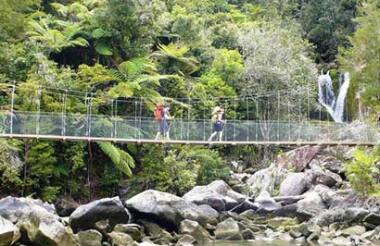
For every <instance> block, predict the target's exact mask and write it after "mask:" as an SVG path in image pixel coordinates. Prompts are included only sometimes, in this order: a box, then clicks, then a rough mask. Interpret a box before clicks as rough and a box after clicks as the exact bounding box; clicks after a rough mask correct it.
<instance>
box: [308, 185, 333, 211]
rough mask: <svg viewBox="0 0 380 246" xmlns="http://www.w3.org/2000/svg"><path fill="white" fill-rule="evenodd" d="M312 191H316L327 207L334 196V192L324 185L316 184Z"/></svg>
mask: <svg viewBox="0 0 380 246" xmlns="http://www.w3.org/2000/svg"><path fill="white" fill-rule="evenodd" d="M313 191H315V192H317V193H318V195H319V196H320V197H321V198H322V201H323V202H324V203H325V204H326V206H327V207H328V208H329V207H330V206H331V204H332V201H333V200H334V199H335V197H336V192H335V191H334V190H332V189H330V188H329V187H327V186H325V185H321V184H319V185H316V186H315V187H314V188H313Z"/></svg>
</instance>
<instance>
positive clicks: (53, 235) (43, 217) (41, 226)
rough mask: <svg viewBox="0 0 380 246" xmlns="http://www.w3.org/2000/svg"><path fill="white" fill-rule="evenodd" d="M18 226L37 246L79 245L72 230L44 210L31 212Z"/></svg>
mask: <svg viewBox="0 0 380 246" xmlns="http://www.w3.org/2000/svg"><path fill="white" fill-rule="evenodd" d="M17 226H18V227H20V230H21V231H22V232H26V236H27V237H28V239H29V240H30V241H31V242H32V243H33V244H35V245H41V246H45V245H49V246H55V245H57V246H58V245H59V246H73V245H79V242H78V239H77V238H76V237H75V236H74V234H73V232H72V230H71V229H70V228H68V227H65V226H64V225H63V224H62V223H61V222H60V221H59V218H58V217H57V216H55V215H53V214H50V213H49V212H47V211H46V210H45V209H42V208H40V210H37V209H36V210H33V211H31V212H30V213H29V215H28V217H24V218H23V219H21V220H19V222H18V223H17Z"/></svg>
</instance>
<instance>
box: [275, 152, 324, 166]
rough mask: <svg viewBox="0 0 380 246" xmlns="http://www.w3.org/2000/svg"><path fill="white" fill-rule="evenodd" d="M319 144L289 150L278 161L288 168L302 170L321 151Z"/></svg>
mask: <svg viewBox="0 0 380 246" xmlns="http://www.w3.org/2000/svg"><path fill="white" fill-rule="evenodd" d="M320 149H321V148H320V147H319V146H304V147H301V148H297V149H295V150H292V151H289V152H287V153H285V154H283V155H281V156H280V157H278V159H277V161H276V163H277V165H279V166H283V167H285V168H288V169H294V170H295V171H296V172H302V171H303V170H304V169H305V168H306V167H307V165H308V164H309V163H310V161H311V160H313V159H314V157H315V156H316V155H317V154H318V152H319V151H320Z"/></svg>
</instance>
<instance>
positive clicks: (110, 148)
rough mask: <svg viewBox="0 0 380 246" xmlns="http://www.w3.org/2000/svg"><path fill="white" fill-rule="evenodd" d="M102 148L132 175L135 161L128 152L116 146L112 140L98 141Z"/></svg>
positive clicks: (114, 161) (123, 170)
mask: <svg viewBox="0 0 380 246" xmlns="http://www.w3.org/2000/svg"><path fill="white" fill-rule="evenodd" d="M98 145H99V147H100V148H101V150H102V151H103V152H104V153H105V154H106V155H107V156H108V157H109V158H110V159H111V161H112V163H113V164H114V165H115V166H116V168H117V169H119V170H120V171H121V172H123V173H124V174H126V175H127V176H129V177H130V176H132V171H131V168H134V167H135V162H134V160H133V158H132V156H130V155H129V154H128V153H127V152H125V151H124V150H122V149H120V148H118V147H116V146H115V145H113V144H112V143H110V142H98Z"/></svg>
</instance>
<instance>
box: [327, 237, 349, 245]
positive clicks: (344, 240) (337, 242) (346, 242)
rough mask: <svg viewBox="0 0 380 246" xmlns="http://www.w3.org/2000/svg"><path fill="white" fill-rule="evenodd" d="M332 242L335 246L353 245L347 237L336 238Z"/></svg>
mask: <svg viewBox="0 0 380 246" xmlns="http://www.w3.org/2000/svg"><path fill="white" fill-rule="evenodd" d="M331 242H332V243H333V244H334V245H351V241H350V240H349V239H348V238H345V237H336V238H334V239H333V240H331Z"/></svg>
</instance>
